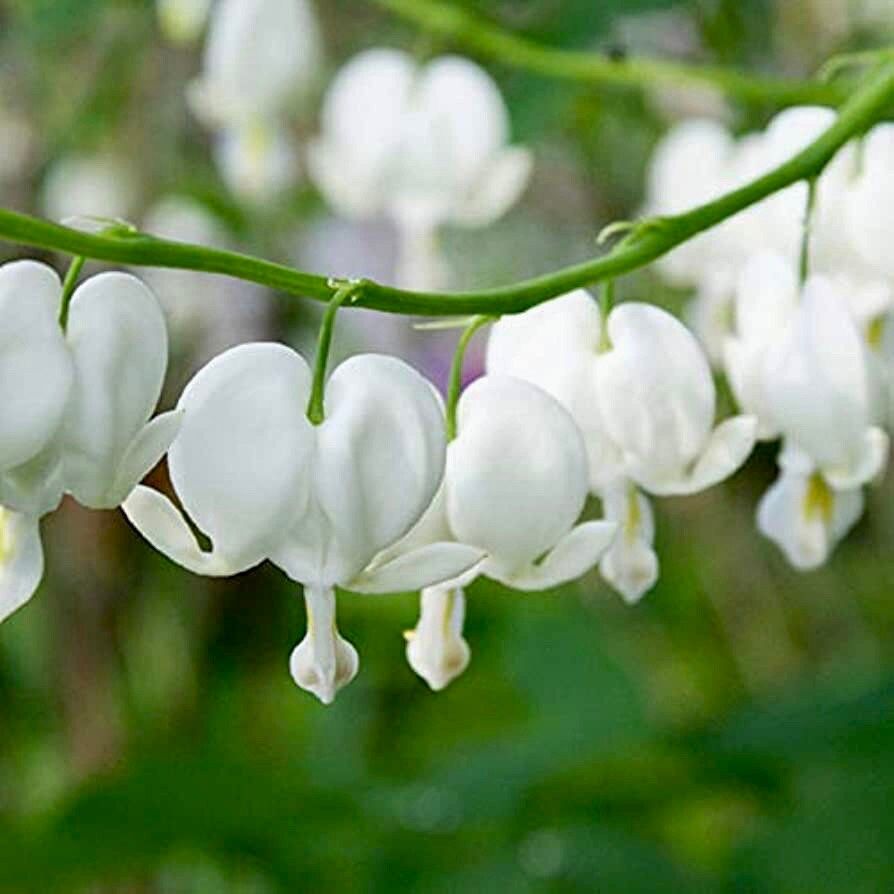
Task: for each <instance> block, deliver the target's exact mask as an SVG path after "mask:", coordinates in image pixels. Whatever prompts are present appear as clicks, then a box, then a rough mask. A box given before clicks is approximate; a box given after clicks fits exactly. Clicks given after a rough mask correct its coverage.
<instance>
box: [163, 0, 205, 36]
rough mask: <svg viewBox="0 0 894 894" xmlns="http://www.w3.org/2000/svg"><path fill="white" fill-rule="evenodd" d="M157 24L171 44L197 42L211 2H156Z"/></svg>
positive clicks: (200, 0)
mask: <svg viewBox="0 0 894 894" xmlns="http://www.w3.org/2000/svg"><path fill="white" fill-rule="evenodd" d="M156 12H157V14H158V23H159V25H160V27H161V30H162V32H163V33H164V35H165V37H167V39H168V40H170V41H171V42H172V43H184V44H185V43H192V42H193V41H194V40H198V38H199V37H200V36H201V34H202V31H203V30H204V28H205V23H206V22H207V21H208V14H209V13H210V12H211V0H157V2H156Z"/></svg>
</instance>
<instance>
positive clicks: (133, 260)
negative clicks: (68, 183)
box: [0, 62, 894, 317]
mask: <svg viewBox="0 0 894 894" xmlns="http://www.w3.org/2000/svg"><path fill="white" fill-rule="evenodd" d="M892 101H894V62H886V63H884V64H882V65H879V66H878V67H877V68H876V69H874V70H873V71H872V72H870V73H869V75H868V76H867V77H866V79H865V80H864V82H863V83H862V85H861V86H860V87H859V88H858V89H856V90H855V91H854V92H853V94H852V96H851V98H850V99H849V100H848V101H847V102H846V103H845V104H844V105H843V106H842V107H841V109H840V111H839V114H838V116H837V118H836V120H835V123H834V124H833V125H832V126H831V127H830V128H829V129H828V130H826V131H825V132H824V133H823V134H821V135H820V136H819V137H818V138H817V139H816V140H815V141H814V142H813V143H811V144H810V145H809V146H807V148H806V149H804V150H803V151H802V152H800V153H798V155H796V156H795V157H794V158H792V159H790V160H789V161H787V162H785V164H782V165H780V166H779V167H778V168H776V169H774V170H773V171H770V172H769V173H768V174H765V175H764V176H762V177H759V178H758V179H757V180H754V181H752V182H751V183H748V184H746V185H745V186H742V187H740V188H739V189H736V190H733V191H732V192H729V193H726V194H725V195H723V196H720V197H719V198H717V199H715V200H714V201H712V202H707V203H706V204H704V205H700V206H698V207H697V208H693V209H692V210H691V211H687V212H685V213H683V214H677V215H673V216H670V217H661V218H653V219H649V220H645V221H642V222H640V223H638V224H636V225H635V226H634V227H633V228H632V229H631V230H630V231H629V233H628V234H627V235H626V236H625V237H624V238H623V239H622V240H621V242H620V243H619V244H618V245H617V247H616V248H615V249H614V250H612V251H611V252H609V253H608V254H606V255H603V256H602V257H599V258H595V259H593V260H590V261H585V262H584V263H582V264H576V265H574V266H571V267H565V268H563V269H561V270H556V271H554V272H552V273H547V274H545V275H543V276H538V277H535V278H533V279H527V280H523V281H521V282H517V283H514V284H512V285H507V286H501V287H499V288H493V289H483V290H479V291H467V292H417V291H409V290H405V289H397V288H393V287H391V286H385V285H380V284H379V283H376V282H373V281H371V280H359V281H358V282H356V283H354V284H353V288H352V292H351V303H352V304H353V305H356V306H359V307H370V308H375V309H377V310H382V311H388V312H390V313H399V314H420V315H424V316H433V317H444V316H461V315H473V314H484V315H486V316H500V315H503V314H512V313H519V312H520V311H523V310H527V309H528V308H529V307H533V306H534V305H536V304H540V303H541V302H543V301H547V300H549V299H550V298H555V297H556V296H558V295H562V294H564V293H565V292H569V291H571V290H572V289H576V288H580V287H581V286H588V285H592V284H594V283H597V282H602V281H604V280H606V279H612V278H615V277H617V276H621V275H623V274H625V273H630V272H631V271H633V270H636V269H638V268H640V267H644V266H645V265H646V264H649V263H650V262H652V261H654V260H655V259H656V258H660V257H661V256H662V255H664V254H667V252H669V251H671V250H672V249H673V248H676V247H677V246H678V245H680V244H682V243H683V242H686V241H687V240H689V239H691V238H692V237H693V236H697V235H698V234H699V233H701V232H703V231H704V230H709V229H711V227H714V226H716V225H717V224H719V223H722V222H723V221H724V220H726V219H727V218H730V217H733V216H734V215H735V214H737V213H738V212H740V211H742V210H744V209H745V208H748V207H749V206H751V205H754V204H756V203H757V202H760V201H761V200H762V199H765V198H766V197H767V196H770V195H772V194H773V193H776V192H779V191H780V190H782V189H785V188H786V187H787V186H790V185H791V184H793V183H797V182H799V181H802V180H807V181H809V180H811V179H812V178H815V177H816V176H818V175H819V174H820V173H821V172H822V170H823V168H825V166H826V165H827V164H828V163H829V161H830V160H831V159H832V157H833V156H834V155H835V153H836V152H838V150H839V149H840V148H841V147H842V146H844V144H845V143H847V142H848V141H849V140H851V139H853V138H854V137H857V136H859V135H861V134H862V133H863V132H864V131H866V130H867V129H868V128H869V127H871V126H872V125H873V124H874V123H875V122H876V121H877V120H879V118H880V117H881V116H882V115H883V114H884V113H885V112H886V111H887V110H888V108H889V106H890V104H891V103H892ZM0 239H5V240H7V241H10V242H16V243H19V244H20V245H27V246H30V247H33V248H43V249H51V250H55V251H62V252H67V253H68V254H72V255H80V256H83V257H86V258H93V259H95V260H100V261H111V262H114V263H118V264H131V265H135V266H144V267H173V268H180V269H187V270H197V271H203V272H207V273H222V274H226V275H227V276H233V277H236V278H238V279H243V280H246V281H248V282H255V283H259V284H261V285H264V286H269V287H270V288H273V289H277V290H280V291H283V292H288V293H290V294H294V295H303V296H306V297H309V298H315V299H317V300H320V301H329V300H331V299H332V298H333V297H334V296H335V294H336V293H337V292H338V290H339V285H338V283H337V282H333V281H331V280H329V279H328V278H326V277H324V276H317V275H315V274H312V273H304V272H302V271H300V270H294V269H292V268H291V267H287V266H285V265H282V264H274V263H272V262H270V261H264V260H261V259H259V258H253V257H251V256H249V255H243V254H238V253H236V252H229V251H222V250H219V249H213V248H205V247H203V246H199V245H188V244H186V243H180V242H170V241H167V240H164V239H156V238H155V237H152V236H145V235H142V234H139V233H130V232H127V231H121V232H113V233H111V234H109V233H106V234H93V233H85V232H82V231H80V230H74V229H71V228H69V227H63V226H60V225H59V224H54V223H49V222H48V221H44V220H39V219H38V218H34V217H29V216H28V215H25V214H18V213H16V212H14V211H8V210H4V209H0Z"/></svg>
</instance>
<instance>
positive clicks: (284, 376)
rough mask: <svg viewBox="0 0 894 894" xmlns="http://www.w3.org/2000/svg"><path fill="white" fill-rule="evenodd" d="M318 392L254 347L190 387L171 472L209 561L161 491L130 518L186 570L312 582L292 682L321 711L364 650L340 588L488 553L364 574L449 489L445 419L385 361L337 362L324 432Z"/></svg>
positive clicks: (429, 575) (212, 366)
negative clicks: (344, 616) (312, 397)
mask: <svg viewBox="0 0 894 894" xmlns="http://www.w3.org/2000/svg"><path fill="white" fill-rule="evenodd" d="M310 389H311V375H310V370H309V369H308V366H307V364H306V363H305V362H304V360H303V359H302V358H301V356H300V355H298V354H296V353H295V352H294V351H292V350H290V349H289V348H286V347H283V346H281V345H274V344H247V345H241V346H239V347H237V348H233V349H232V350H230V351H227V352H225V353H224V354H221V355H220V356H219V357H217V358H215V359H214V360H213V361H212V362H211V363H209V364H208V365H207V366H206V367H204V368H203V369H202V370H201V371H200V372H199V373H198V374H197V375H196V377H195V378H194V379H193V380H192V382H191V383H190V384H189V385H188V386H187V388H186V389H185V391H184V392H183V396H182V398H181V400H180V403H179V407H180V408H181V410H182V411H183V413H184V420H183V427H182V429H181V432H180V435H179V436H178V438H177V440H176V441H175V442H174V444H173V445H172V447H171V449H170V451H169V469H170V474H171V481H172V483H173V485H174V489H175V491H176V493H177V496H178V497H179V499H180V502H181V505H182V506H183V509H184V510H185V511H186V512H187V513H188V514H189V516H190V518H191V519H192V520H193V522H194V523H195V524H196V525H197V527H198V528H199V529H200V530H201V531H202V532H204V533H205V534H206V535H207V536H208V537H209V539H210V540H211V544H212V549H211V550H210V551H209V552H206V551H204V550H202V549H201V547H200V546H199V544H198V542H197V541H196V538H195V536H194V535H193V533H192V531H191V530H190V528H189V526H188V525H187V523H186V521H185V519H184V517H183V515H182V514H181V512H180V510H179V509H177V508H176V507H175V506H174V504H173V503H172V502H171V501H170V500H169V499H168V498H167V497H166V496H163V495H162V494H160V493H158V492H157V491H154V490H151V489H149V488H146V487H140V488H137V489H136V491H134V493H133V494H132V495H131V497H130V498H129V499H128V500H127V502H126V503H125V506H124V509H125V512H126V513H127V515H128V518H129V519H130V520H131V522H132V523H133V524H134V526H135V527H136V528H137V529H138V530H139V531H140V532H141V533H142V534H143V535H144V536H145V537H146V538H147V540H149V542H150V543H152V544H153V545H154V546H155V547H156V548H157V549H158V550H160V551H161V552H162V553H164V554H165V555H166V556H168V557H169V558H170V559H172V560H173V561H175V562H178V563H179V564H181V565H183V566H184V567H186V568H188V569H190V570H192V571H195V572H197V573H200V574H208V575H229V574H235V573H237V572H239V571H243V570H245V569H247V568H250V567H252V566H254V565H257V564H258V563H259V562H261V561H263V560H264V559H266V558H269V559H270V560H271V561H273V562H274V563H275V564H276V565H278V566H279V567H280V568H282V569H283V570H284V571H285V572H286V574H288V575H289V577H291V578H292V579H293V580H295V581H298V582H299V583H302V584H304V587H305V599H306V604H307V608H308V633H307V636H306V637H305V639H304V641H303V642H302V643H301V644H300V645H299V646H298V647H297V648H296V650H295V651H294V652H293V654H292V660H291V670H292V675H293V677H294V679H295V681H296V682H297V683H298V685H299V686H302V687H303V688H305V689H307V690H309V691H311V692H313V693H314V694H315V695H317V697H318V698H320V699H321V700H322V701H323V702H327V703H328V702H330V701H332V699H333V698H334V697H335V694H336V692H337V691H338V689H339V688H341V686H343V685H345V684H346V683H347V682H349V681H350V680H351V679H352V678H353V676H354V674H355V673H356V670H357V656H356V652H355V651H354V649H353V647H351V646H350V645H349V644H347V643H346V642H345V641H344V640H342V639H341V637H340V636H339V634H338V631H337V628H336V626H335V614H334V613H335V603H334V587H335V586H336V585H341V586H346V587H349V588H351V589H355V590H360V591H363V592H388V591H390V590H400V589H418V588H420V587H423V586H427V585H428V584H431V583H434V582H436V581H439V580H443V579H446V578H449V577H453V576H456V575H457V574H460V573H462V572H463V571H464V570H465V569H466V568H468V567H469V566H470V565H472V564H473V563H474V562H475V561H477V560H478V558H480V553H479V552H478V551H476V550H472V549H469V548H467V547H464V546H461V545H459V544H455V543H427V544H425V546H424V547H421V548H420V549H418V550H415V551H411V550H406V551H401V552H400V553H399V554H397V555H395V556H394V557H393V559H392V560H391V561H388V562H382V563H379V564H378V565H377V566H376V567H375V568H374V569H371V568H369V567H368V566H370V564H371V563H372V560H373V559H374V558H375V557H376V556H377V555H378V554H379V553H380V552H381V551H382V550H384V549H386V548H387V547H389V546H390V545H392V544H393V543H395V542H396V541H398V540H399V539H400V538H402V537H403V535H404V534H406V532H407V531H408V530H409V528H410V527H411V526H412V525H413V524H414V523H415V522H416V521H417V520H418V519H419V517H420V516H421V515H422V513H423V511H424V510H425V509H426V507H427V506H428V505H429V503H430V502H431V499H432V497H433V496H434V494H435V491H436V490H437V488H438V485H439V484H440V480H441V477H442V473H443V467H444V453H445V444H444V422H443V414H442V412H441V409H440V406H439V404H438V401H437V398H436V396H435V394H434V392H433V390H432V389H431V386H430V385H429V384H428V383H427V382H426V381H425V380H424V379H423V378H422V377H421V376H420V375H419V374H418V373H416V372H415V371H413V370H412V369H411V368H410V367H408V366H407V365H406V364H404V363H402V362H400V361H399V360H395V359H394V358H390V357H382V356H378V355H362V356H358V357H354V358H352V359H350V360H348V361H346V362H345V363H343V364H342V365H341V366H339V367H338V368H337V369H336V370H335V372H334V373H333V374H332V376H331V378H330V379H329V382H328V384H327V386H326V393H325V408H326V417H325V419H324V421H323V422H322V423H321V424H320V425H318V426H314V425H312V424H311V423H310V421H309V420H308V418H307V417H306V415H305V412H304V408H305V406H306V404H307V399H308V397H309V394H310Z"/></svg>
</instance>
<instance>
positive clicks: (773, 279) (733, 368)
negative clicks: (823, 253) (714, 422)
mask: <svg viewBox="0 0 894 894" xmlns="http://www.w3.org/2000/svg"><path fill="white" fill-rule="evenodd" d="M799 297H800V286H799V285H798V278H797V275H796V273H795V270H794V268H793V267H792V265H791V264H790V263H789V262H788V261H786V259H785V258H783V257H782V256H781V255H778V254H775V253H772V252H763V253H760V254H757V255H755V256H754V257H753V258H751V259H750V260H749V261H748V262H747V263H746V264H745V266H744V267H743V268H742V272H741V273H740V275H739V280H738V283H737V284H736V298H735V328H734V332H733V334H731V335H730V336H729V337H728V338H727V339H726V340H725V342H724V346H723V354H724V365H725V369H726V374H727V377H728V379H729V384H730V388H731V389H732V391H733V395H734V396H735V398H736V401H737V403H738V404H739V407H740V408H741V409H742V410H743V411H744V412H746V413H748V414H750V415H752V416H754V417H755V418H756V419H757V420H758V428H757V435H758V438H760V439H762V440H771V439H773V438H775V437H777V436H778V434H779V431H778V429H777V427H776V422H775V420H774V419H773V417H772V413H771V411H770V407H769V406H768V395H767V394H766V392H765V387H766V385H767V384H770V385H771V387H772V384H771V383H767V382H766V379H765V376H764V366H765V363H766V360H767V356H768V354H769V352H770V351H771V350H772V349H773V347H774V345H776V344H777V343H778V342H780V341H782V340H783V339H784V338H785V337H786V332H787V330H788V327H789V325H790V324H791V321H792V319H793V318H794V316H795V313H796V311H797V307H798V300H799Z"/></svg>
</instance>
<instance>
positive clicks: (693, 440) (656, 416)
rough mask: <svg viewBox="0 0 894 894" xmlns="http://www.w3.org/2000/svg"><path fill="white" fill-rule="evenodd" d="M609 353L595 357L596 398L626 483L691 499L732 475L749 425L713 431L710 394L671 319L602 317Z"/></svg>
mask: <svg viewBox="0 0 894 894" xmlns="http://www.w3.org/2000/svg"><path fill="white" fill-rule="evenodd" d="M607 332H608V338H609V341H610V343H611V349H610V350H608V351H606V352H605V353H603V354H601V355H600V356H599V362H598V370H597V374H596V392H597V396H598V400H599V406H600V410H601V413H602V418H603V421H604V423H605V429H606V431H607V433H608V435H609V437H610V438H611V439H612V441H614V443H615V444H616V445H617V446H618V447H619V449H620V450H621V451H622V453H623V457H624V469H625V472H626V474H627V476H628V477H629V478H631V479H632V480H633V481H635V482H636V483H637V484H638V485H640V486H641V487H642V488H644V489H645V490H646V491H648V492H650V493H653V494H656V495H670V494H692V493H696V492H698V491H701V490H704V489H706V488H708V487H710V486H711V485H714V484H717V483H718V482H720V481H722V480H723V479H724V478H727V477H728V476H729V475H731V474H732V473H733V472H735V471H736V470H737V469H738V468H739V467H740V466H741V465H742V463H743V462H745V460H746V459H747V457H748V455H749V454H750V453H751V450H752V447H753V446H754V441H755V433H756V429H757V421H756V420H755V419H754V417H752V416H736V417H733V418H732V419H727V420H725V421H724V422H722V423H720V425H718V426H717V427H716V428H715V427H714V415H715V402H716V394H715V389H714V382H713V379H712V378H711V370H710V368H709V366H708V362H707V359H706V358H705V355H704V352H703V351H702V349H701V347H700V346H699V344H698V342H697V340H696V339H695V337H694V336H693V335H692V333H691V332H689V330H688V329H687V328H686V327H685V326H684V325H683V324H682V323H680V322H679V321H678V320H677V319H676V318H675V317H673V316H671V315H670V314H669V313H667V312H666V311H664V310H661V309H660V308H657V307H654V306H652V305H648V304H640V303H634V302H631V303H628V304H622V305H620V306H618V307H616V308H615V309H614V310H613V311H612V312H611V313H610V314H609V317H608V321H607Z"/></svg>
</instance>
